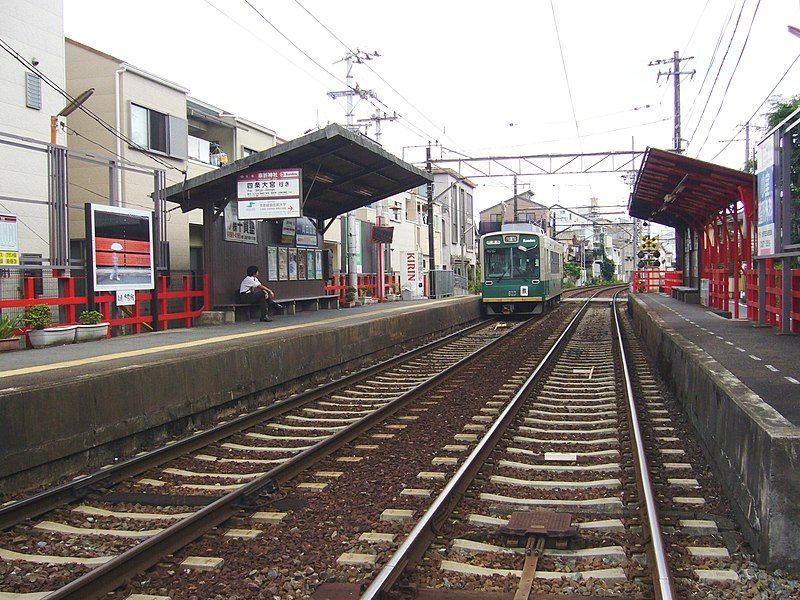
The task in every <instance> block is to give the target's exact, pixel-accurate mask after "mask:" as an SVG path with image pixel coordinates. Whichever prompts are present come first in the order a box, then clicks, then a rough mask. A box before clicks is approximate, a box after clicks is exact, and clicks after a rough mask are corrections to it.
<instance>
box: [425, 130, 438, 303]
mask: <svg viewBox="0 0 800 600" xmlns="http://www.w3.org/2000/svg"><path fill="white" fill-rule="evenodd" d="M425 170H426V171H427V172H428V175H431V174H432V173H433V164H432V163H431V143H430V142H428V147H427V148H426V150H425ZM427 192H428V256H429V258H428V279H429V281H428V297H429V298H435V297H436V283H435V280H434V278H433V271H434V270H435V267H436V256H435V255H434V250H435V244H434V243H433V182H432V181H429V182H428V186H427Z"/></svg>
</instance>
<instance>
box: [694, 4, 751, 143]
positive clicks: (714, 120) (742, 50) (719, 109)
mask: <svg viewBox="0 0 800 600" xmlns="http://www.w3.org/2000/svg"><path fill="white" fill-rule="evenodd" d="M760 6H761V0H758V2H757V3H756V8H755V10H754V11H753V16H752V17H751V18H750V26H749V27H748V29H747V35H746V36H745V38H744V43H743V44H742V49H741V51H740V52H739V57H738V58H737V59H736V64H735V65H733V70H732V71H731V76H730V77H729V78H728V83H727V85H726V86H725V90H724V91H723V92H722V99H721V100H720V103H719V107H718V108H717V112H716V114H715V115H714V118H713V119H712V120H711V125H709V127H708V132H707V133H706V137H705V139H704V140H703V143H702V144H701V145H700V149H699V150H698V151H697V156H700V153H701V152H702V151H703V148H705V147H706V143H707V142H708V138H709V136H710V135H711V131H712V130H713V129H714V124H715V123H716V122H717V118H718V117H719V114H720V112H722V107H723V106H724V105H725V98H726V97H727V95H728V90H729V89H730V88H731V83H733V78H734V76H735V75H736V71H737V70H738V68H739V63H740V62H741V61H742V56H744V51H745V49H746V48H747V42H748V41H750V33H751V32H752V31H753V24H754V23H755V21H756V15H757V14H758V9H759V7H760Z"/></svg>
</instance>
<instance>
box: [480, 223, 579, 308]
mask: <svg viewBox="0 0 800 600" xmlns="http://www.w3.org/2000/svg"><path fill="white" fill-rule="evenodd" d="M480 250H481V266H482V269H483V289H482V291H483V298H482V300H481V302H482V311H483V312H484V314H498V315H501V314H502V315H511V314H542V313H544V312H545V311H546V310H548V309H549V308H551V307H552V306H554V305H555V304H557V303H558V301H559V300H560V299H561V283H562V278H563V269H564V248H563V246H562V245H561V244H559V243H558V242H556V241H555V240H553V239H551V238H549V237H547V236H546V235H545V234H544V232H543V231H542V230H541V229H540V228H539V227H536V226H535V225H531V224H528V223H511V224H508V225H503V230H502V231H498V232H495V233H487V234H486V235H484V236H482V237H481V246H480Z"/></svg>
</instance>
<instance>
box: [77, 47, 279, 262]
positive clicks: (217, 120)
mask: <svg viewBox="0 0 800 600" xmlns="http://www.w3.org/2000/svg"><path fill="white" fill-rule="evenodd" d="M65 46H66V87H67V90H68V91H69V93H70V94H71V95H77V94H78V93H80V92H81V91H83V90H85V89H88V88H94V89H95V92H94V94H93V95H92V96H91V98H90V99H89V100H88V101H87V107H89V108H91V110H92V112H94V113H95V114H97V115H98V116H99V117H100V118H102V119H103V120H104V121H106V122H107V123H110V124H113V125H114V127H115V128H116V129H117V130H118V131H120V132H121V133H122V135H123V137H124V138H125V139H124V140H121V139H119V138H117V137H116V136H114V135H113V134H112V133H110V132H109V131H107V130H106V129H104V128H103V127H102V126H101V125H100V124H98V123H97V122H96V121H94V120H93V119H91V118H90V117H89V116H87V115H85V114H83V113H81V112H76V113H74V114H73V115H72V116H70V117H69V123H68V125H69V130H70V132H71V135H69V136H68V137H69V139H68V145H69V147H70V148H75V149H79V150H82V151H85V152H92V153H95V154H101V155H105V156H108V155H111V156H112V157H118V158H119V159H122V160H125V161H130V162H132V163H136V164H140V165H144V166H146V167H149V168H160V169H164V170H165V172H166V185H167V186H169V185H172V184H175V183H179V182H181V181H183V179H184V177H186V178H191V177H194V176H197V175H200V174H203V173H206V172H208V171H211V170H213V169H216V168H219V167H220V166H221V165H225V164H227V163H229V162H233V161H235V160H237V159H239V158H243V157H245V156H248V155H249V154H251V153H253V152H256V151H260V150H264V149H266V148H271V147H273V146H275V145H276V144H277V143H279V142H280V140H279V139H278V137H277V136H276V134H275V132H274V131H273V130H271V129H268V128H266V127H263V126H261V125H258V124H256V123H253V122H251V121H247V120H245V119H242V118H241V117H237V116H236V115H234V114H231V113H229V112H227V111H224V110H222V109H220V108H218V107H216V106H213V105H211V104H209V103H206V102H203V101H201V100H198V99H196V98H192V97H191V96H189V90H188V89H187V88H186V87H184V86H182V85H180V84H178V83H175V82H172V81H169V80H167V79H165V78H163V77H160V76H159V75H156V74H154V73H149V72H147V71H145V70H143V69H140V68H138V67H136V66H134V65H131V64H130V63H127V62H125V61H124V60H121V59H119V58H116V57H114V56H111V55H109V54H106V53H104V52H101V51H100V50H97V49H95V48H91V47H89V46H86V45H84V44H81V43H80V42H77V41H75V40H71V39H66V40H65ZM72 132H74V133H72ZM126 140H129V141H126ZM69 169H70V172H69V195H70V203H71V204H76V203H78V204H83V203H85V202H93V203H101V204H102V203H112V204H119V205H120V206H128V207H133V208H144V209H147V210H151V209H152V207H153V201H152V198H151V194H152V191H153V178H152V176H151V175H148V174H145V173H136V172H131V171H125V170H122V171H119V172H118V176H116V177H114V176H110V175H109V170H108V169H107V168H103V167H99V166H97V165H92V164H88V163H84V162H81V161H70V165H69ZM70 216H71V219H70V238H71V239H72V240H73V242H72V251H73V253H74V255H75V256H81V255H82V244H83V243H84V242H83V239H84V237H85V233H84V222H83V215H82V213H81V212H80V211H71V213H70ZM224 218H225V219H226V231H227V230H229V229H230V230H238V229H241V228H242V227H244V226H245V225H247V224H240V223H238V222H237V219H236V215H235V214H233V212H232V211H227V212H226V214H225V215H224ZM202 222H203V219H202V215H201V214H200V213H199V211H193V212H190V213H185V214H184V213H182V212H181V211H180V210H179V209H177V207H176V206H169V207H168V212H167V227H166V229H167V242H168V245H169V252H168V256H169V268H170V269H173V270H189V269H193V270H200V269H201V268H202V264H203V257H202V246H203V231H202V227H203V225H202ZM241 241H242V243H247V236H242V239H241Z"/></svg>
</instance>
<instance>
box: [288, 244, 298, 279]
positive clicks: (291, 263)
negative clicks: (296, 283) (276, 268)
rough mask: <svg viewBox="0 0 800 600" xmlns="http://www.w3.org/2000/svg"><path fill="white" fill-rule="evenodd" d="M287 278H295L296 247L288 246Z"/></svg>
mask: <svg viewBox="0 0 800 600" xmlns="http://www.w3.org/2000/svg"><path fill="white" fill-rule="evenodd" d="M289 279H290V280H296V279H297V248H289Z"/></svg>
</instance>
